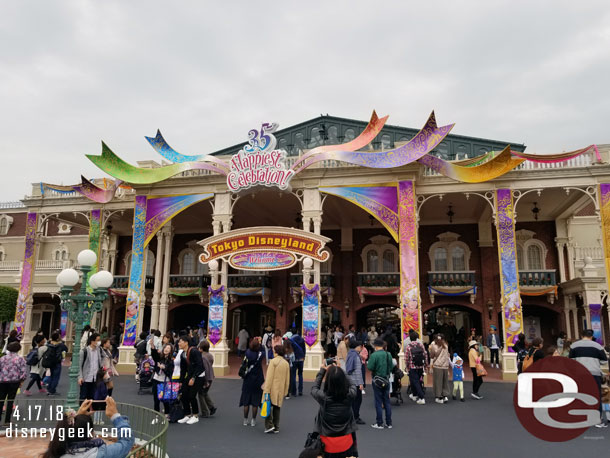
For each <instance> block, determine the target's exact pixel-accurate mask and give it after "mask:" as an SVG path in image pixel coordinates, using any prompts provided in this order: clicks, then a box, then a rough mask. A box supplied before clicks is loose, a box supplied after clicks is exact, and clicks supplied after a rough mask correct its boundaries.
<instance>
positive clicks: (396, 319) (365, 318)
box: [356, 304, 400, 334]
mask: <svg viewBox="0 0 610 458" xmlns="http://www.w3.org/2000/svg"><path fill="white" fill-rule="evenodd" d="M371 326H375V329H376V330H377V332H378V333H379V334H381V333H382V332H383V330H385V329H386V328H387V327H388V326H392V329H394V331H396V330H399V329H400V308H399V307H397V306H396V305H390V304H371V305H367V306H364V307H362V308H361V309H360V310H358V312H357V314H356V329H361V328H367V329H370V328H371Z"/></svg>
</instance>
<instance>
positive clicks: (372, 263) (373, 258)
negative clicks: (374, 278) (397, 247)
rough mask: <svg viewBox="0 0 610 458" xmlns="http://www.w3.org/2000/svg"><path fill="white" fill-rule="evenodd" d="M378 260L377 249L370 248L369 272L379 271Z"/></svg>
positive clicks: (367, 259)
mask: <svg viewBox="0 0 610 458" xmlns="http://www.w3.org/2000/svg"><path fill="white" fill-rule="evenodd" d="M377 261H378V255H377V251H375V250H369V252H368V253H367V254H366V266H367V269H366V270H367V272H379V266H378V265H377V264H378V263H377Z"/></svg>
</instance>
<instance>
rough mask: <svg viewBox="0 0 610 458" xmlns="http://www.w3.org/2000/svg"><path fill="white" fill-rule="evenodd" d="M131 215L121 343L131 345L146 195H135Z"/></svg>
mask: <svg viewBox="0 0 610 458" xmlns="http://www.w3.org/2000/svg"><path fill="white" fill-rule="evenodd" d="M135 201H136V205H135V210H134V215H133V241H132V244H131V270H130V272H129V287H128V289H127V304H126V306H125V332H124V333H123V345H124V346H133V345H134V344H135V341H136V332H137V326H138V312H139V310H140V298H141V296H142V287H143V282H142V280H143V276H144V274H145V273H146V271H145V269H144V229H145V227H146V196H136V199H135Z"/></svg>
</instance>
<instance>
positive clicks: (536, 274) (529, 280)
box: [519, 270, 557, 287]
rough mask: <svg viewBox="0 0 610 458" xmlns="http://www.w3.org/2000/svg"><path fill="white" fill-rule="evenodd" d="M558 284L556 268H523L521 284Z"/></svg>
mask: <svg viewBox="0 0 610 458" xmlns="http://www.w3.org/2000/svg"><path fill="white" fill-rule="evenodd" d="M555 285H557V280H556V278H555V271H554V270H521V271H520V272H519V286H529V287H536V286H539V287H549V286H555Z"/></svg>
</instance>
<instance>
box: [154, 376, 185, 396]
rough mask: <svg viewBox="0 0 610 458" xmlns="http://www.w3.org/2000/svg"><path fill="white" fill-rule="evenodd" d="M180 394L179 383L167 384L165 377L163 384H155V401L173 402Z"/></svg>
mask: <svg viewBox="0 0 610 458" xmlns="http://www.w3.org/2000/svg"><path fill="white" fill-rule="evenodd" d="M179 392H180V383H178V382H168V381H167V377H165V381H164V382H163V383H158V384H157V399H158V400H159V401H161V402H169V401H175V400H176V399H178V393H179Z"/></svg>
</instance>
